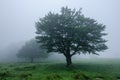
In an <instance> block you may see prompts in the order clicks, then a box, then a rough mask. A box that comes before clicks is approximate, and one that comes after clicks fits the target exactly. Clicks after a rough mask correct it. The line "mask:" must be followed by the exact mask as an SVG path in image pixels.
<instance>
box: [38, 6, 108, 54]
mask: <svg viewBox="0 0 120 80" xmlns="http://www.w3.org/2000/svg"><path fill="white" fill-rule="evenodd" d="M36 30H37V34H38V36H37V37H39V38H36V39H37V40H39V42H41V43H42V44H43V46H45V47H44V48H46V49H48V52H53V51H54V52H60V53H63V54H65V55H66V54H70V55H71V56H72V55H74V54H76V53H93V54H96V52H99V51H104V50H105V49H107V46H106V45H105V42H106V40H104V39H103V38H102V36H105V35H106V33H104V32H103V31H104V30H105V25H103V24H99V23H98V22H97V21H96V20H94V19H91V18H88V17H85V16H84V15H83V14H82V13H81V9H80V10H78V11H77V10H76V9H73V10H72V9H70V8H68V7H62V8H61V13H59V14H58V13H52V12H50V13H48V15H46V16H45V17H43V18H41V19H40V21H38V22H37V23H36ZM68 50H69V52H68Z"/></svg>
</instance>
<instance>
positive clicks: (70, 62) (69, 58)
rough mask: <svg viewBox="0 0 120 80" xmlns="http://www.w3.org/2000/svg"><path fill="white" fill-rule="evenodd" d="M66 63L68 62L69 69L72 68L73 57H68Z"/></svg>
mask: <svg viewBox="0 0 120 80" xmlns="http://www.w3.org/2000/svg"><path fill="white" fill-rule="evenodd" d="M66 62H67V67H70V66H71V65H72V60H71V56H66Z"/></svg>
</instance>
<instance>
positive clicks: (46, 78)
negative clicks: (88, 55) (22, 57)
mask: <svg viewBox="0 0 120 80" xmlns="http://www.w3.org/2000/svg"><path fill="white" fill-rule="evenodd" d="M119 61H120V60H119V59H118V60H111V59H97V60H89V59H87V60H80V61H74V64H73V66H72V67H70V68H67V67H66V66H65V63H62V62H59V63H51V62H49V63H9V64H6V63H5V64H1V65H0V73H3V72H6V71H8V72H9V75H13V76H12V77H6V79H7V80H20V79H21V75H25V74H29V73H30V74H32V77H28V79H27V78H26V80H87V79H84V78H83V77H81V75H82V76H84V75H85V76H87V77H89V78H90V80H96V79H95V77H104V78H105V79H104V80H116V76H120V62H119ZM26 66H27V67H32V66H35V67H36V68H31V69H25V67H26ZM78 76H80V78H81V79H79V77H78Z"/></svg>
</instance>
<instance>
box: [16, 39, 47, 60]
mask: <svg viewBox="0 0 120 80" xmlns="http://www.w3.org/2000/svg"><path fill="white" fill-rule="evenodd" d="M17 57H19V58H25V59H29V60H30V62H33V61H34V59H36V58H41V59H44V58H47V57H48V53H47V52H46V50H45V49H42V48H40V46H39V44H37V42H36V40H35V39H31V40H30V41H27V42H26V43H25V45H24V46H23V47H22V48H21V49H20V50H19V51H18V53H17Z"/></svg>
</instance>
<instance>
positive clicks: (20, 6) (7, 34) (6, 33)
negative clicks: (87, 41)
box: [0, 0, 120, 59]
mask: <svg viewBox="0 0 120 80" xmlns="http://www.w3.org/2000/svg"><path fill="white" fill-rule="evenodd" d="M63 6H68V7H69V8H72V9H73V8H76V9H79V8H82V13H83V14H84V15H85V16H87V17H90V18H93V19H96V20H97V21H98V22H99V23H102V24H104V25H106V31H105V32H106V33H108V35H107V36H106V37H105V38H106V39H107V40H108V42H107V46H108V48H109V49H108V50H106V51H104V52H101V53H100V56H99V57H104V58H120V50H119V45H120V36H119V34H120V31H119V30H120V22H119V21H120V9H119V8H120V1H119V0H0V58H1V59H2V58H4V57H6V56H8V55H12V54H13V53H14V52H16V50H18V49H19V48H20V46H21V44H22V43H24V42H25V41H27V40H30V39H31V38H34V37H35V36H36V34H35V22H37V21H38V19H39V18H41V17H43V16H45V14H47V13H48V12H49V11H52V12H56V13H57V12H59V11H60V9H61V7H63ZM14 44H15V45H14ZM11 50H13V51H11ZM3 56H4V57H3ZM83 56H84V55H81V56H80V57H83ZM85 56H87V57H92V58H93V57H98V56H94V55H85Z"/></svg>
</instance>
